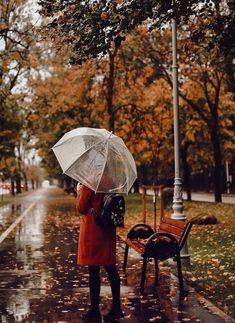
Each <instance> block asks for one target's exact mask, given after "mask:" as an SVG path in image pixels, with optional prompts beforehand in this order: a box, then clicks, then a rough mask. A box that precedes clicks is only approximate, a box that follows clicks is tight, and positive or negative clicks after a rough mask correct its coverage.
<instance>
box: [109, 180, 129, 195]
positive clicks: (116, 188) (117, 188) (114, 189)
mask: <svg viewBox="0 0 235 323" xmlns="http://www.w3.org/2000/svg"><path fill="white" fill-rule="evenodd" d="M127 180H128V178H127V179H126V181H125V183H124V184H123V185H121V186H118V187H115V188H112V189H110V190H109V192H112V191H116V190H119V189H120V188H123V187H124V186H125V185H126V183H127Z"/></svg>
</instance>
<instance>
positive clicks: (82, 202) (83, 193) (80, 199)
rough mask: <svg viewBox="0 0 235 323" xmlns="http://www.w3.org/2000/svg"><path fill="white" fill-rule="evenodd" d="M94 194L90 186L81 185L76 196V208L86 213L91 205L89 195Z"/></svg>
mask: <svg viewBox="0 0 235 323" xmlns="http://www.w3.org/2000/svg"><path fill="white" fill-rule="evenodd" d="M93 194H94V191H92V190H91V189H90V188H88V187H86V186H84V185H82V187H81V188H80V190H79V193H78V196H77V210H78V212H79V213H81V214H86V213H87V211H88V210H89V208H90V207H91V197H92V195H93Z"/></svg>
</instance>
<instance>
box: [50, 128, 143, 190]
mask: <svg viewBox="0 0 235 323" xmlns="http://www.w3.org/2000/svg"><path fill="white" fill-rule="evenodd" d="M52 150H53V152H54V153H55V155H56V158H57V159H58V161H59V164H60V166H61V168H62V170H63V172H64V174H66V175H68V176H70V177H72V178H74V179H75V180H77V181H78V182H80V183H82V184H84V185H86V186H88V187H89V188H91V189H92V190H94V191H95V192H113V193H126V194H127V193H128V192H129V190H130V188H131V187H132V185H133V183H134V181H135V180H136V178H137V171H136V165H135V161H134V158H133V156H132V155H131V153H130V151H129V150H128V148H127V147H126V145H125V143H124V142H123V140H122V139H121V138H120V137H118V136H116V135H114V134H113V133H112V132H109V131H107V130H106V129H97V128H87V127H81V128H77V129H74V130H71V131H69V132H67V133H66V134H65V135H64V136H63V137H62V138H61V139H60V140H59V141H58V142H57V143H56V144H55V145H54V146H53V147H52Z"/></svg>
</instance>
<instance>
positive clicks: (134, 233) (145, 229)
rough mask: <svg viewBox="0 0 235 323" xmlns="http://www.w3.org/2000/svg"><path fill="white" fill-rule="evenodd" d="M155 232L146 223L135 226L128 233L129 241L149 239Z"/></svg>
mask: <svg viewBox="0 0 235 323" xmlns="http://www.w3.org/2000/svg"><path fill="white" fill-rule="evenodd" d="M153 233H154V230H153V229H152V228H151V227H150V226H149V225H148V224H146V223H137V224H135V225H134V226H133V227H132V228H131V229H130V230H129V231H128V233H127V239H136V238H144V239H148V238H149V237H150V236H151V235H152V234H153Z"/></svg>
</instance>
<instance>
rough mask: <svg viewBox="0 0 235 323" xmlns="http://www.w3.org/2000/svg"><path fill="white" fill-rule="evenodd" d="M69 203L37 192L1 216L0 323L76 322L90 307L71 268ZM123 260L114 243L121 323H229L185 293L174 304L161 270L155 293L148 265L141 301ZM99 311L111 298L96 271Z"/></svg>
mask: <svg viewBox="0 0 235 323" xmlns="http://www.w3.org/2000/svg"><path fill="white" fill-rule="evenodd" d="M69 198H70V200H68V197H67V195H64V194H63V192H62V191H61V190H57V189H40V190H37V191H36V192H34V193H32V194H29V195H27V197H24V199H21V200H20V199H19V200H17V203H16V204H12V205H6V206H3V207H2V208H0V223H1V225H2V227H1V231H0V259H1V261H0V321H1V322H6V323H11V322H36V323H39V322H43V323H48V322H49V323H51V322H52V323H54V322H69V323H78V322H81V320H80V315H81V314H82V313H83V312H84V311H85V310H86V309H87V308H88V303H89V293H88V272H87V268H86V267H78V266H77V264H76V259H77V240H78V234H79V227H78V224H77V221H78V216H77V213H76V210H75V201H74V198H72V197H69ZM5 232H7V233H6V234H5ZM123 254H124V242H123V241H121V240H120V239H118V241H117V265H118V268H119V271H120V273H121V297H122V308H123V312H124V314H125V317H124V319H123V320H122V322H123V323H147V322H161V323H168V322H181V321H182V322H183V321H190V322H202V323H203V322H205V323H208V322H213V323H222V322H230V321H229V320H227V317H226V315H225V314H223V313H222V314H221V315H218V314H216V315H215V314H214V313H213V311H212V309H213V306H212V305H210V304H209V303H208V304H209V305H208V307H209V308H210V310H211V312H209V311H208V310H207V309H206V308H205V306H201V305H200V304H199V303H198V301H197V295H196V294H195V293H194V292H193V291H192V290H191V289H189V288H188V287H186V293H187V294H186V296H187V297H185V299H184V300H180V299H179V294H178V288H177V280H176V279H175V277H174V276H173V275H172V274H171V272H170V269H169V268H168V267H166V266H163V267H160V277H159V283H158V286H156V285H155V284H154V283H153V282H154V270H150V269H151V264H149V265H148V268H149V271H148V278H147V282H146V294H145V295H144V296H142V295H140V293H139V283H140V276H141V268H142V261H141V259H140V258H139V256H138V255H137V254H135V253H134V252H132V253H131V255H130V258H129V261H128V266H127V276H125V275H124V274H122V272H121V266H122V261H123ZM101 304H102V305H101V311H102V313H105V312H106V313H107V310H108V308H109V307H110V306H111V290H110V287H109V285H108V282H107V277H106V275H105V273H104V272H103V271H102V278H101ZM216 311H217V312H220V311H219V310H218V309H216ZM220 313H221V312H220ZM223 315H224V316H225V318H224V317H223Z"/></svg>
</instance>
